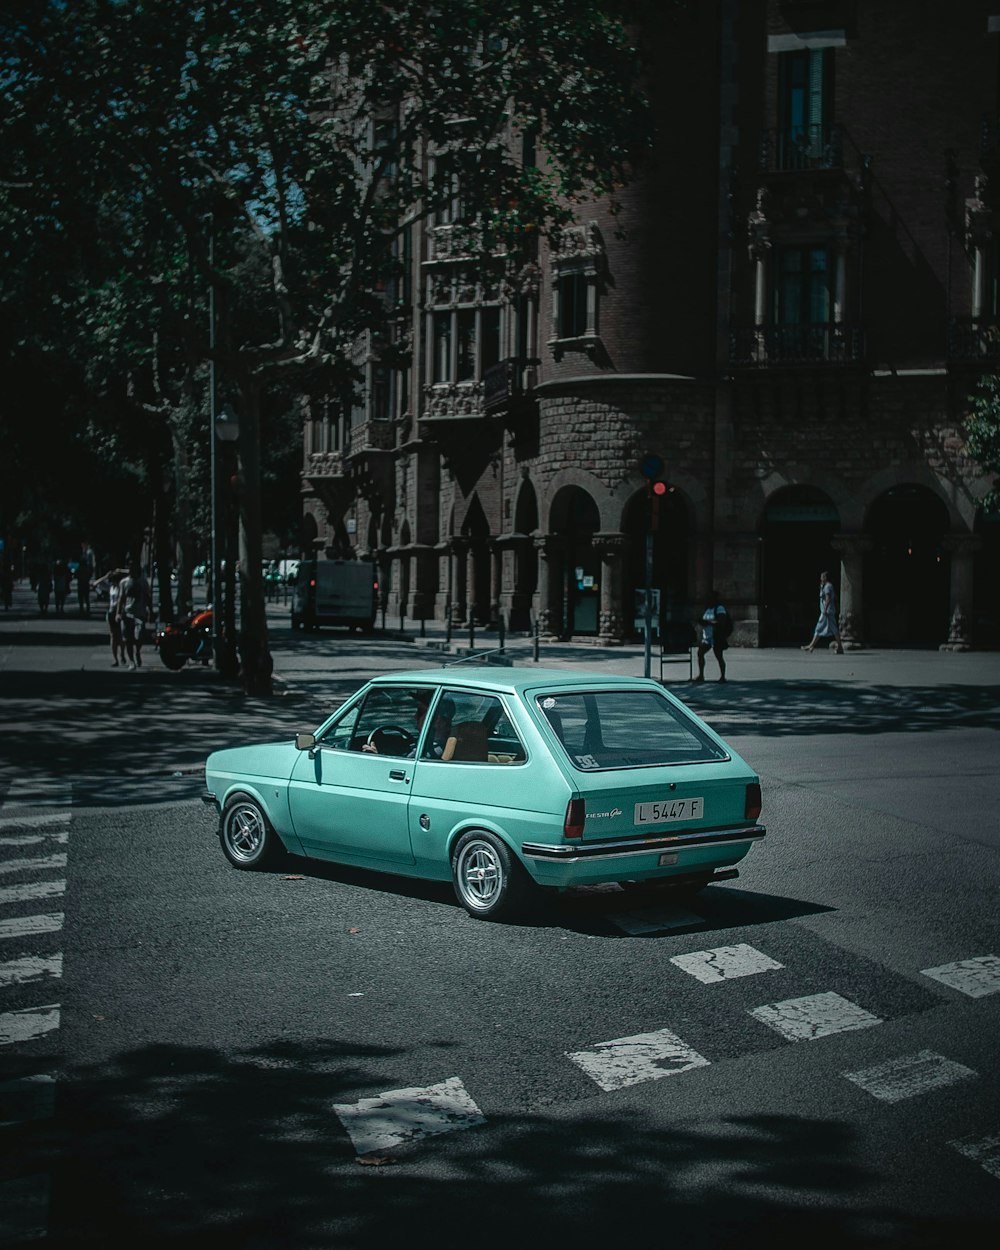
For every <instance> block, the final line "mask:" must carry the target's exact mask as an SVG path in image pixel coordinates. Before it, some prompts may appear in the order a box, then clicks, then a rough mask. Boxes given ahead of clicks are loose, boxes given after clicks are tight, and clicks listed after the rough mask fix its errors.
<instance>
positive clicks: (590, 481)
mask: <svg viewBox="0 0 1000 1250" xmlns="http://www.w3.org/2000/svg"><path fill="white" fill-rule="evenodd" d="M570 487H576V488H577V489H578V490H580V491H582V492H583V494H585V495H587V496H589V498H590V499H591V500H592V501H593V504H594V506H595V508H596V509H597V515H598V524H597V527H596V529H595V533H596V532H597V531H611V530H613V529H614V528H615V527H616V526H617V524H618V520H619V512H620V504H619V503H618V500H617V498H616V496H615V493H614V492H613V491H610V490H609V489H608V488H607V486H606V485H605V484H604V482H602V481H601V479H600V478H599V477H596V476H595V475H594V474H593V473H588V472H587V470H586V469H578V468H569V469H561V470H560V471H559V472H558V473H557V474H555V476H554V477H553V478H552V479H551V480H550V482H549V484H548V490H547V492H546V493H547V498H548V506H547V507H543V509H542V514H543V518H547V529H548V532H549V533H554V532H555V531H554V529H553V525H552V516H553V509H554V508H556V507H557V500H558V499H559V497H560V495H561V494H562V492H563V491H565V490H566V489H568V488H570Z"/></svg>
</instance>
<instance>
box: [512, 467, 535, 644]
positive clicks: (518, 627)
mask: <svg viewBox="0 0 1000 1250" xmlns="http://www.w3.org/2000/svg"><path fill="white" fill-rule="evenodd" d="M537 530H538V495H537V493H536V491H535V486H534V483H533V482H532V481H531V479H530V478H523V479H522V480H521V483H520V485H519V486H518V489H517V494H516V496H515V499H514V538H513V540H512V541H513V561H514V569H513V587H512V590H511V596H510V617H509V620H510V628H511V629H512V630H515V631H520V632H525V631H527V630H530V628H531V605H532V602H533V601H534V597H535V591H536V590H537V588H538V549H537V548H536V546H535V541H534V535H535V533H536V532H537Z"/></svg>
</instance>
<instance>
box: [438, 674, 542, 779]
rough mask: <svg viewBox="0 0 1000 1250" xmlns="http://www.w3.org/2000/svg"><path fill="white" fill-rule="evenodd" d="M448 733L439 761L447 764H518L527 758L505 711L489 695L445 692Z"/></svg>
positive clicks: (496, 700) (497, 701)
mask: <svg viewBox="0 0 1000 1250" xmlns="http://www.w3.org/2000/svg"><path fill="white" fill-rule="evenodd" d="M446 697H447V698H448V699H449V700H450V701H451V704H452V705H453V708H454V711H453V713H452V720H451V731H450V733H449V734H448V735H447V737H446V740H445V744H444V749H443V751H442V753H441V755H440V758H441V759H442V760H443V761H445V762H446V763H456V764H462V763H469V764H520V763H523V762H524V761H525V760H526V759H527V754H526V752H525V750H524V747H523V745H522V744H521V740H520V738H519V737H518V735H517V731H516V730H515V729H514V726H513V725H512V723H511V721H510V718H509V717H508V716H507V713H506V710H505V708H504V706H503V704H502V703H501V701H500V700H499V699H498V698H495V697H494V696H492V695H480V694H463V693H462V692H460V691H448V692H446Z"/></svg>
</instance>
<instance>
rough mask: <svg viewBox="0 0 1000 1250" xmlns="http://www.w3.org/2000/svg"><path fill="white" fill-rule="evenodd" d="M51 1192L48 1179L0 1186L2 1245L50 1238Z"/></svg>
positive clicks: (30, 1178)
mask: <svg viewBox="0 0 1000 1250" xmlns="http://www.w3.org/2000/svg"><path fill="white" fill-rule="evenodd" d="M49 1188H50V1186H49V1178H48V1177H47V1176H18V1177H15V1179H14V1180H11V1181H4V1182H3V1183H2V1184H0V1245H5V1246H9V1245H15V1244H20V1243H21V1242H22V1241H38V1240H40V1239H41V1238H44V1237H46V1236H47V1235H48V1231H49V1228H48V1224H49Z"/></svg>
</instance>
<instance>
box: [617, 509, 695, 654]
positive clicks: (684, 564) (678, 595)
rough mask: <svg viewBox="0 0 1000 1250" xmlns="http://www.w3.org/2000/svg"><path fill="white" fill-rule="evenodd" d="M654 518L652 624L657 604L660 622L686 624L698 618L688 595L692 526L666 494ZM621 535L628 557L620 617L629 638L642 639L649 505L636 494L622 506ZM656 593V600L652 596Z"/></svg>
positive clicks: (651, 581)
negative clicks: (623, 601) (630, 635)
mask: <svg viewBox="0 0 1000 1250" xmlns="http://www.w3.org/2000/svg"><path fill="white" fill-rule="evenodd" d="M656 507H657V509H658V516H657V522H656V527H655V529H654V530H653V531H652V535H653V568H652V577H651V579H650V583H651V586H652V589H653V591H654V597H653V610H654V621H655V619H656V618H655V611H656V604H657V599H658V600H659V612H660V620H662V621H690V620H693V619H694V618H695V617H696V616H697V615H698V613H697V612H696V610H695V604H694V603H693V602H692V597H691V596H692V591H691V521H690V513H689V510H688V506H687V502H686V501H685V499H684V496H683V495H682V494H681V493H680V491H678V490H677V489H676V488H671V489H669V490H668V491H667V493H666V494H665V495H664V496H663V497H662V499H660V500H659V501H658V503H657V505H656ZM622 529H623V530H624V532H625V533H626V534H627V535H628V539H629V542H628V556H627V561H628V562H627V565H626V575H625V579H624V582H625V584H624V587H623V593H624V596H625V603H624V605H623V608H624V610H623V613H622V615H623V617H624V619H625V621H626V628H627V629H628V630H629V631H630V632H631V633H632V634H633V635H638V634H641V633H642V629H643V620H642V603H643V598H642V596H643V594H644V593H645V589H646V535H647V534H648V533H649V532H650V500H649V497H648V495H647V493H646V491H644V490H642V491H637V492H636V493H635V494H634V495H633V496H632V498H631V499H630V500H629V501H628V503H627V504H626V505H625V512H624V516H623V518H622ZM656 592H658V595H657V593H656Z"/></svg>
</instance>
